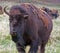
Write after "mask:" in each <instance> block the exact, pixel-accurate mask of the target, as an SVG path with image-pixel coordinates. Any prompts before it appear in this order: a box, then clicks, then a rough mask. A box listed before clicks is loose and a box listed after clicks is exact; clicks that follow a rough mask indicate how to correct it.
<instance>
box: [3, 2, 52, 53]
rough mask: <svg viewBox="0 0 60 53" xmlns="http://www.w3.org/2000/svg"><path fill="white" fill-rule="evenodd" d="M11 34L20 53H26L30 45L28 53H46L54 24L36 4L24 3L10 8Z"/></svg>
mask: <svg viewBox="0 0 60 53" xmlns="http://www.w3.org/2000/svg"><path fill="white" fill-rule="evenodd" d="M4 12H5V13H6V14H7V15H8V16H9V24H10V34H11V37H12V40H13V41H14V42H15V43H16V47H17V50H18V52H19V53H25V48H26V46H27V45H30V50H29V52H28V53H37V51H39V52H40V53H45V46H46V44H47V42H48V39H49V37H50V34H51V31H52V28H53V24H52V19H51V17H50V16H49V15H48V14H47V13H46V12H44V11H42V10H41V9H39V8H37V7H36V6H35V5H34V4H30V3H22V4H20V5H14V6H12V7H11V8H10V11H9V13H8V12H7V11H6V7H5V8H4Z"/></svg>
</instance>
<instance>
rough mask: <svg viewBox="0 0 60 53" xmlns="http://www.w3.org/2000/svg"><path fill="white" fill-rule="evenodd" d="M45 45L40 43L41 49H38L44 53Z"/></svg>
mask: <svg viewBox="0 0 60 53" xmlns="http://www.w3.org/2000/svg"><path fill="white" fill-rule="evenodd" d="M45 45H46V44H41V49H40V52H41V53H45Z"/></svg>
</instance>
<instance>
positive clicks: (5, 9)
mask: <svg viewBox="0 0 60 53" xmlns="http://www.w3.org/2000/svg"><path fill="white" fill-rule="evenodd" d="M6 8H7V6H5V7H4V12H5V13H6V14H7V15H9V13H8V12H7V11H6Z"/></svg>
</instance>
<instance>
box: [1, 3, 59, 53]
mask: <svg viewBox="0 0 60 53" xmlns="http://www.w3.org/2000/svg"><path fill="white" fill-rule="evenodd" d="M4 5H5V4H4ZM4 5H2V6H4ZM6 5H7V4H6ZM40 6H41V5H38V7H40ZM42 6H45V5H42ZM47 7H50V8H56V9H58V10H59V12H60V7H59V6H54V7H53V6H47ZM52 21H53V31H52V33H51V38H50V39H49V41H48V43H47V45H46V51H45V52H46V53H60V17H59V18H58V19H54V20H52ZM28 48H29V47H27V48H26V51H27V50H28ZM0 53H18V52H17V49H16V45H15V43H14V42H13V41H12V40H11V35H10V34H9V21H8V16H7V15H6V14H3V15H0Z"/></svg>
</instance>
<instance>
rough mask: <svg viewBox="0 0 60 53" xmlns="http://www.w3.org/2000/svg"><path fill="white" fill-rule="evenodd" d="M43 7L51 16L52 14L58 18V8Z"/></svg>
mask: <svg viewBox="0 0 60 53" xmlns="http://www.w3.org/2000/svg"><path fill="white" fill-rule="evenodd" d="M41 9H42V10H44V11H45V12H47V13H48V14H49V15H50V16H52V18H55V19H56V18H57V17H58V16H59V14H58V10H56V9H52V10H51V9H49V8H47V7H42V8H41Z"/></svg>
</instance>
